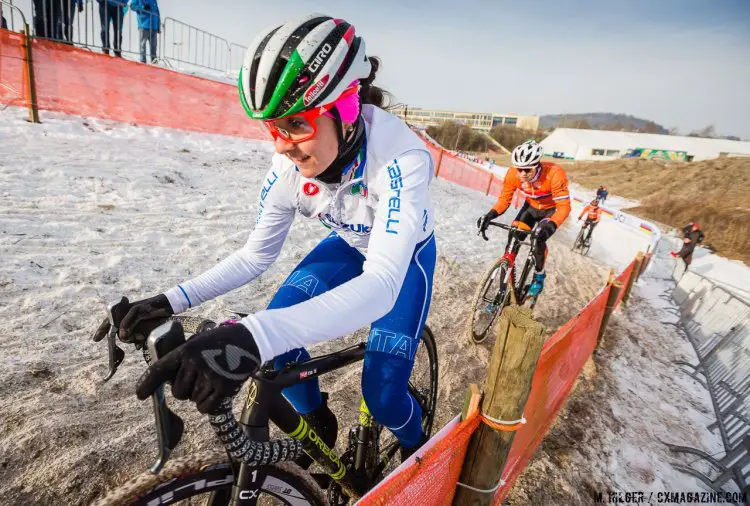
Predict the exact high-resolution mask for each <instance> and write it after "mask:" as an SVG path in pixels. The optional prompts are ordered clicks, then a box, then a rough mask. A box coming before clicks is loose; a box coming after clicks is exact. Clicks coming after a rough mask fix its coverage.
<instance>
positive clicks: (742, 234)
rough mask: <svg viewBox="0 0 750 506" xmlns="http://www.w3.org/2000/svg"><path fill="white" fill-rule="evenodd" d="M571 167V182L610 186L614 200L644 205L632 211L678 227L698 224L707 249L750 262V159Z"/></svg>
mask: <svg viewBox="0 0 750 506" xmlns="http://www.w3.org/2000/svg"><path fill="white" fill-rule="evenodd" d="M566 165H567V166H566V170H567V172H568V175H569V177H570V179H571V181H573V182H575V183H577V184H579V185H581V186H584V187H587V188H597V187H598V186H599V185H600V184H605V185H607V186H608V187H609V192H610V194H612V195H620V196H623V197H627V198H632V199H637V200H639V201H640V203H641V205H640V206H639V207H635V208H632V209H629V210H628V211H629V212H633V213H635V214H637V215H639V216H642V217H644V218H646V219H649V220H653V221H657V222H660V223H664V224H666V225H670V226H673V227H682V226H684V225H685V224H686V223H688V222H689V221H691V220H695V221H697V222H698V223H699V224H700V225H701V228H703V230H704V231H705V233H706V240H705V243H704V244H707V245H710V246H711V247H712V248H713V249H714V250H715V251H716V252H717V253H718V254H720V255H722V256H725V257H727V258H734V259H739V260H742V261H743V262H745V263H750V158H718V159H715V160H708V161H703V162H692V163H686V162H664V161H655V160H640V159H634V160H613V161H609V162H576V163H572V164H566Z"/></svg>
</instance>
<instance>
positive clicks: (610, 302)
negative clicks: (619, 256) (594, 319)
mask: <svg viewBox="0 0 750 506" xmlns="http://www.w3.org/2000/svg"><path fill="white" fill-rule="evenodd" d="M621 291H622V283H620V282H619V281H616V280H614V279H613V280H612V281H610V282H609V295H608V296H607V305H606V306H605V308H604V315H603V316H602V324H601V326H600V327H599V334H598V335H597V336H596V347H597V348H598V347H599V346H600V345H601V343H602V336H603V335H604V331H605V330H606V329H607V324H608V323H609V317H610V316H611V315H612V312H613V311H614V310H615V302H617V297H618V296H619V295H620V292H621Z"/></svg>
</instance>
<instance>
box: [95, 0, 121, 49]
mask: <svg viewBox="0 0 750 506" xmlns="http://www.w3.org/2000/svg"><path fill="white" fill-rule="evenodd" d="M96 1H97V2H99V21H100V22H101V25H102V52H103V53H104V54H109V49H110V43H109V25H110V23H111V24H112V32H113V35H114V41H113V44H112V46H114V50H115V56H117V57H118V58H122V23H123V20H124V18H125V13H126V12H127V9H128V6H127V4H125V3H121V2H118V1H117V0H96ZM126 1H127V0H126Z"/></svg>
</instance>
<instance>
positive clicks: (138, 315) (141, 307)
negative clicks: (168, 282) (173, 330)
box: [94, 293, 174, 343]
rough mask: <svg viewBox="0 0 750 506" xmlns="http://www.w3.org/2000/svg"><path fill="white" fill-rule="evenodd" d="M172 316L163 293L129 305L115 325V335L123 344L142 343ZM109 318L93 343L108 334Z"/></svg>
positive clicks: (97, 331) (96, 333) (96, 334)
mask: <svg viewBox="0 0 750 506" xmlns="http://www.w3.org/2000/svg"><path fill="white" fill-rule="evenodd" d="M173 314H174V311H173V310H172V306H171V305H170V304H169V300H167V296H166V295H164V294H163V293H161V294H159V295H157V296H155V297H151V298H148V299H143V300H139V301H136V302H132V303H130V306H129V308H128V312H127V313H126V314H125V316H124V317H123V318H122V321H120V322H115V323H116V324H117V329H118V330H117V335H118V337H119V338H120V340H121V341H122V342H125V343H143V342H145V341H146V338H147V337H148V335H149V334H150V333H151V331H152V330H153V329H155V328H156V327H158V326H159V325H161V324H162V323H164V321H165V320H166V319H167V318H168V317H169V316H171V315H173ZM109 329H110V324H109V318H106V319H105V320H104V321H103V322H102V323H101V325H99V328H98V329H97V330H96V332H95V333H94V341H101V340H102V339H104V338H105V337H106V336H107V334H108V333H109Z"/></svg>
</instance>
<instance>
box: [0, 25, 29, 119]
mask: <svg viewBox="0 0 750 506" xmlns="http://www.w3.org/2000/svg"><path fill="white" fill-rule="evenodd" d="M24 83H25V72H24V62H23V36H22V35H21V34H20V33H14V32H11V31H8V30H3V29H0V104H11V105H18V106H23V105H26V97H25V96H24Z"/></svg>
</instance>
